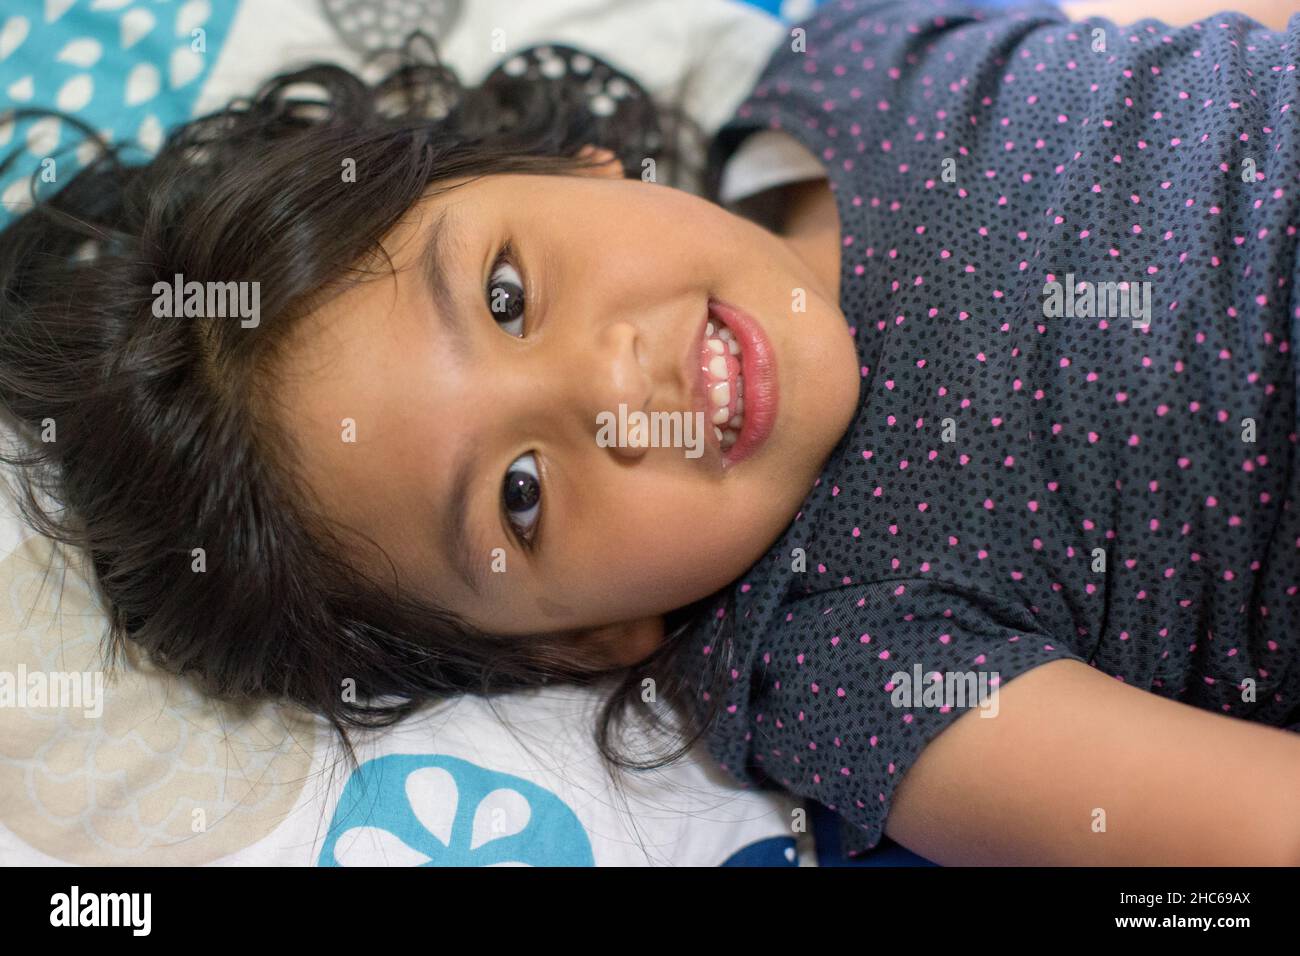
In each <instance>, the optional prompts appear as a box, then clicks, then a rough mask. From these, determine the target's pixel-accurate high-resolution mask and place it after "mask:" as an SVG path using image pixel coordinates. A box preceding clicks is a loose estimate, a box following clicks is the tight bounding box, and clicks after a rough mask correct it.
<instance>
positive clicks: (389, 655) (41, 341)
mask: <svg viewBox="0 0 1300 956" xmlns="http://www.w3.org/2000/svg"><path fill="white" fill-rule="evenodd" d="M378 56H379V57H380V58H381V59H379V60H375V61H374V62H375V63H377V64H379V65H380V66H382V67H383V69H384V70H386V72H385V73H384V78H383V79H382V80H380V81H379V82H377V83H375V84H373V85H372V84H368V83H366V82H364V81H363V80H362V79H361V78H360V77H358V76H357V75H355V74H354V73H352V72H350V71H348V70H346V69H343V68H341V67H339V66H335V65H331V64H325V63H316V64H312V65H310V66H306V67H304V68H302V69H296V70H293V71H291V72H286V73H282V74H280V75H278V76H276V77H274V78H272V79H270V80H268V81H267V82H265V83H264V84H262V85H261V87H260V88H259V89H258V90H257V91H256V92H255V93H254V94H253V95H252V96H251V97H248V98H241V99H237V100H235V101H234V102H232V103H231V104H229V105H228V106H227V107H225V108H224V109H221V110H218V111H216V112H213V113H211V114H209V115H206V116H203V117H200V118H197V119H194V120H192V121H190V122H188V123H186V124H184V125H183V126H181V127H179V128H177V129H175V130H174V131H173V132H171V133H170V135H169V136H168V137H167V139H166V141H165V142H164V143H163V145H162V146H161V148H160V149H159V150H158V152H157V154H156V155H155V156H153V158H152V159H151V160H150V161H149V162H147V163H143V164H127V163H124V162H123V161H122V159H121V157H120V156H119V153H120V151H121V150H122V148H123V144H110V143H108V142H105V141H104V140H103V139H102V138H101V137H100V136H99V134H98V133H97V132H96V131H95V130H93V129H92V128H90V127H88V126H87V125H86V124H84V123H82V122H80V121H79V120H78V119H76V118H75V117H71V116H67V115H65V114H62V113H57V112H54V111H46V110H19V111H16V112H15V113H14V114H12V117H11V119H12V121H15V122H16V121H17V120H20V119H23V118H25V117H28V116H34V115H57V116H59V117H60V118H61V119H63V120H64V121H65V122H66V123H69V124H70V125H72V126H74V127H75V128H77V129H78V130H80V131H81V132H83V133H84V134H86V135H87V136H89V137H91V138H92V139H94V140H95V142H96V144H97V146H98V148H99V154H98V155H97V156H96V157H95V158H93V159H92V160H91V161H90V162H89V163H88V164H87V165H86V166H85V167H83V168H82V169H80V170H79V171H78V172H77V174H76V175H75V176H74V177H73V178H72V179H71V180H70V181H69V182H68V183H67V184H66V185H65V186H63V187H62V188H61V189H59V190H58V191H56V192H54V193H53V194H51V195H48V196H43V195H41V194H40V189H41V184H39V183H37V181H36V175H35V173H34V174H33V177H32V183H33V194H34V200H35V204H34V206H33V207H32V208H31V209H30V210H29V211H27V212H26V213H25V214H23V215H22V216H20V217H19V218H17V219H16V220H15V221H13V222H12V223H11V224H9V225H8V226H7V227H6V228H5V229H4V230H3V232H2V233H0V412H3V414H5V415H6V417H7V418H8V419H9V420H10V426H11V428H13V430H14V431H15V432H16V433H17V434H18V435H19V436H20V442H19V444H18V446H16V447H15V448H12V449H10V451H9V453H8V454H7V455H4V456H0V460H3V461H4V462H6V463H7V464H9V465H10V466H11V467H13V468H14V469H15V474H16V476H17V480H18V484H19V487H18V489H17V492H18V498H19V503H20V506H21V508H22V511H23V514H24V517H25V518H26V520H28V521H29V522H30V523H31V524H32V525H33V527H34V528H36V529H37V530H38V531H40V532H42V533H43V534H45V535H47V536H49V537H51V538H53V539H55V540H56V541H59V542H62V543H64V544H67V545H71V546H74V547H77V548H80V549H84V551H85V552H86V553H88V554H89V556H90V558H91V564H92V566H93V569H94V576H95V579H96V583H97V587H98V588H99V590H100V592H101V595H102V597H103V598H104V603H105V606H106V607H107V609H108V613H109V627H108V632H107V635H106V638H105V643H106V650H107V654H106V659H107V661H108V665H109V667H112V666H113V663H114V661H115V659H116V658H117V656H118V655H119V654H120V652H121V651H122V650H123V649H124V647H125V642H127V641H131V642H134V644H135V645H138V646H139V647H140V648H141V649H143V650H144V651H145V652H146V653H147V654H148V656H149V658H150V659H151V660H152V661H153V662H154V663H155V664H156V665H158V666H159V667H161V668H162V669H164V670H166V671H168V672H170V673H174V674H178V675H185V676H187V677H190V678H192V679H194V680H195V681H197V682H198V684H199V686H200V687H201V688H202V690H203V691H204V692H205V693H207V694H209V695H211V696H213V697H216V698H219V699H223V700H229V701H245V702H252V701H259V700H270V699H274V700H280V701H288V702H292V703H295V704H297V705H300V706H302V707H304V708H306V709H308V710H310V711H313V712H315V713H318V714H320V715H322V716H324V717H325V718H327V719H328V721H329V723H330V724H331V725H332V726H333V728H334V729H335V730H336V731H337V732H338V735H339V736H340V738H341V740H342V742H343V744H344V747H345V750H346V753H347V754H348V756H349V757H350V758H351V760H352V762H353V764H354V765H355V763H356V756H355V752H354V750H353V746H352V742H351V740H350V739H349V734H348V728H349V727H353V728H361V727H371V728H372V727H383V726H389V725H391V724H393V723H395V722H397V721H399V720H401V719H402V718H403V717H405V716H406V715H408V714H409V713H411V712H412V711H413V710H415V709H417V708H418V707H420V706H421V705H422V704H425V703H427V702H431V701H436V700H439V699H442V698H446V697H448V696H451V695H455V694H460V693H464V692H470V693H476V694H481V695H484V696H487V697H489V698H490V697H491V696H492V695H494V694H497V693H501V692H504V691H511V690H519V689H523V688H529V687H536V686H538V685H540V684H545V683H550V682H552V681H568V682H574V683H580V684H594V683H596V682H603V681H609V682H611V683H612V684H613V690H612V692H611V693H610V695H609V697H608V698H607V699H606V700H605V701H604V703H603V706H602V710H601V713H600V716H599V719H598V721H597V726H596V729H595V735H596V742H597V747H598V750H599V752H600V753H601V755H602V757H603V758H604V759H605V761H606V764H607V769H610V771H611V773H613V769H612V768H614V767H622V768H637V769H648V768H653V767H658V766H663V765H664V764H666V763H670V762H673V761H675V760H676V759H677V758H678V757H680V756H681V755H682V754H683V753H685V752H687V750H689V749H690V748H691V747H692V746H693V745H694V743H695V741H696V740H697V739H698V738H699V736H700V734H702V733H703V732H704V731H705V730H706V729H707V726H708V724H709V723H710V722H711V720H712V719H713V709H712V708H707V710H708V712H707V713H705V712H703V711H699V710H698V709H697V708H698V706H699V704H698V702H699V701H700V699H701V698H702V697H704V696H705V695H703V694H702V693H701V691H702V690H706V689H708V687H709V686H711V680H710V679H708V678H705V679H704V680H701V676H702V675H701V674H700V673H699V669H698V668H695V669H694V673H692V671H691V669H689V668H685V667H682V666H680V665H681V664H682V661H681V660H680V656H681V654H682V648H683V646H684V638H685V635H686V634H687V633H689V632H690V629H691V628H693V627H695V626H697V625H699V624H701V622H702V618H704V617H706V615H704V614H703V613H702V612H703V611H704V610H706V607H711V606H712V604H713V603H714V601H713V600H712V599H705V600H703V601H700V602H696V604H694V605H692V606H690V607H687V608H681V609H677V610H676V611H674V612H673V613H671V614H670V615H669V616H668V619H667V624H668V631H669V633H668V636H667V639H666V640H665V641H664V642H663V644H662V645H661V646H660V647H659V648H658V649H657V650H656V651H655V652H654V653H653V654H652V655H651V656H650V657H648V658H647V659H646V660H644V661H642V662H640V663H639V664H637V665H636V666H635V667H633V668H630V669H627V668H622V669H611V668H609V665H608V664H604V665H597V664H595V663H594V662H593V661H592V660H589V659H585V658H583V657H582V656H581V654H580V653H579V651H578V650H577V649H576V648H575V647H574V646H571V643H572V642H567V643H566V642H564V641H562V640H557V639H553V638H550V637H546V636H538V637H535V638H521V637H517V636H516V637H502V636H499V635H493V634H486V633H481V632H479V631H477V630H475V629H474V628H472V627H470V626H469V625H468V624H467V623H466V622H465V621H463V620H460V619H459V618H458V617H457V616H456V615H454V614H452V613H450V612H449V611H448V610H447V609H445V608H442V607H439V606H437V605H436V604H434V603H430V602H429V601H426V600H422V599H420V598H418V597H417V596H415V595H412V594H410V593H402V592H400V591H397V590H396V588H395V586H394V585H393V583H392V582H390V581H386V580H383V579H382V578H384V577H386V576H381V575H376V574H374V573H369V572H366V571H363V570H362V569H361V568H360V567H358V566H357V564H358V562H355V561H353V560H350V559H349V557H348V556H349V555H350V554H353V553H354V552H355V548H356V546H357V544H358V541H359V539H358V538H357V537H356V536H355V534H354V532H352V531H350V530H349V529H347V528H343V527H340V526H338V525H337V524H336V523H333V522H331V521H329V520H327V519H326V518H325V517H323V515H322V511H321V509H320V507H319V506H318V503H317V502H316V501H314V500H313V499H312V497H311V496H310V495H309V494H308V493H307V492H306V490H305V488H304V487H303V483H302V482H299V481H296V480H295V479H294V476H295V474H297V473H298V472H297V470H296V469H297V460H296V457H295V453H294V444H293V442H292V441H291V440H289V436H287V435H285V434H284V433H283V432H282V430H280V429H277V427H276V425H275V416H274V415H273V414H271V412H272V411H273V409H274V408H275V393H276V389H275V387H274V386H275V382H274V374H273V369H274V368H275V365H276V361H275V360H276V357H277V353H278V352H279V351H280V350H281V349H282V348H283V344H284V342H285V341H286V338H287V334H288V333H289V331H290V330H291V329H292V328H293V326H294V323H295V321H296V320H297V319H299V318H300V317H301V316H303V315H304V314H306V312H308V311H309V307H310V305H311V304H312V303H313V302H316V301H318V297H319V296H320V295H322V294H323V293H332V292H334V291H341V290H342V289H344V288H347V287H349V286H351V285H353V284H356V283H357V282H361V281H365V280H366V279H367V278H368V277H372V276H374V275H375V274H377V270H376V269H375V268H374V267H375V266H377V265H378V264H379V262H378V260H379V259H380V253H381V252H382V249H381V247H380V240H381V239H382V237H383V236H384V235H385V234H386V233H387V232H388V231H389V229H390V228H391V227H393V226H394V225H395V224H396V223H398V221H399V220H400V219H401V218H402V216H403V214H404V213H406V212H407V210H408V209H409V208H410V207H411V206H412V205H413V204H414V203H415V202H417V201H418V200H419V199H421V198H422V197H424V196H426V195H428V194H429V192H430V188H431V187H435V189H436V185H437V183H438V182H439V181H442V180H449V179H452V178H460V177H466V176H483V175H490V174H495V173H531V174H547V175H565V174H571V173H573V172H574V171H575V170H576V169H578V168H579V167H582V166H584V165H589V164H591V161H584V160H583V159H582V158H580V157H579V156H578V153H579V151H580V149H581V147H583V146H584V145H587V144H592V145H596V146H604V147H607V148H609V149H611V150H612V151H613V152H614V153H615V155H616V156H617V157H618V158H619V161H620V162H621V163H622V164H623V167H624V172H625V174H627V175H632V176H637V177H641V178H645V172H644V171H645V170H646V169H647V168H648V164H647V163H645V162H644V161H645V160H646V159H654V160H655V161H656V168H660V169H667V170H668V171H670V172H671V174H672V175H671V177H670V178H671V179H673V180H674V184H675V182H676V181H682V180H685V179H686V178H688V177H689V176H691V175H698V172H699V169H698V164H697V165H696V166H694V167H692V166H691V163H690V156H689V154H688V152H687V149H688V146H687V145H685V144H688V143H689V145H692V146H694V147H695V156H696V157H699V156H704V155H706V154H707V147H706V145H705V144H704V137H703V136H701V134H700V132H699V128H698V127H697V126H695V125H694V124H693V123H691V122H690V121H689V120H688V119H687V118H686V116H685V114H684V112H683V111H682V110H681V108H680V106H672V105H670V106H659V105H657V104H656V103H655V102H654V100H653V99H652V98H651V96H650V95H649V94H648V93H646V91H645V90H644V89H642V88H641V87H640V86H639V85H638V84H636V82H635V81H634V80H632V78H631V77H628V76H626V75H625V74H622V73H620V72H619V71H617V70H615V69H614V68H612V67H610V66H609V65H608V64H605V63H603V62H602V61H600V60H599V59H598V58H595V57H589V56H588V55H587V54H584V53H582V52H581V51H577V50H574V49H572V48H567V47H560V46H558V45H557V46H552V47H546V48H532V49H530V50H529V51H526V53H525V54H522V55H517V56H514V57H510V58H508V59H507V60H506V61H503V64H502V65H501V66H500V67H498V69H497V70H496V71H494V72H493V73H492V74H490V75H489V76H488V77H487V79H486V80H485V81H484V82H483V83H481V84H480V85H478V86H477V87H473V88H467V87H465V86H463V85H462V84H461V83H460V81H459V80H458V79H457V77H456V75H455V73H454V71H453V70H451V69H450V68H448V67H447V66H445V65H444V64H442V63H441V62H440V60H439V57H438V53H437V47H436V44H435V43H434V41H433V40H432V39H431V38H429V37H428V36H426V35H424V34H419V33H417V34H413V35H412V36H411V37H410V38H408V40H407V42H406V43H405V44H403V46H402V48H401V49H400V50H388V51H383V52H382V53H380V54H378ZM383 57H395V58H396V63H395V64H394V65H393V66H392V67H391V69H389V68H388V67H387V66H385V65H384V64H383V62H382V58H383ZM555 57H561V58H562V59H563V60H564V62H565V64H566V65H567V66H568V67H569V68H568V69H567V70H566V71H565V73H564V74H563V75H562V76H560V77H558V78H551V76H550V75H547V74H546V71H543V72H542V73H539V72H538V68H537V67H538V63H539V61H543V60H546V59H548V58H551V59H553V58H555ZM521 64H522V65H521ZM588 64H589V65H588ZM543 65H544V64H543ZM550 73H551V74H553V73H554V71H553V70H552V71H550ZM593 76H594V77H596V78H597V79H600V78H603V79H604V80H609V79H610V78H614V77H617V78H619V79H621V81H622V85H620V86H616V92H617V93H619V94H621V95H620V96H618V97H617V110H615V111H613V112H610V111H609V109H608V108H607V107H608V102H607V103H606V109H604V110H600V109H597V108H594V107H593V99H592V89H591V83H592V79H593ZM606 88H607V89H608V88H609V87H608V83H606ZM307 93H310V95H307ZM690 137H694V139H690ZM17 156H18V153H17V152H16V153H14V154H12V155H10V156H9V157H8V158H6V159H5V161H4V162H3V163H2V164H0V172H3V171H5V170H7V169H8V168H9V167H10V166H11V165H12V164H13V162H14V161H15V159H16V158H17ZM346 161H350V162H351V164H352V169H353V170H354V175H353V176H351V177H348V176H347V175H345V174H344V172H345V167H346ZM709 181H710V182H715V181H716V177H711V178H710V180H709ZM663 188H671V187H669V186H665V187H663ZM706 188H710V187H706ZM391 265H392V264H391V262H389V263H388V266H389V268H391ZM176 274H181V275H183V276H184V279H185V281H186V282H190V281H198V282H200V283H209V282H221V283H226V282H239V281H245V280H248V279H250V278H251V277H256V279H257V281H258V282H259V283H260V322H259V323H258V324H257V325H256V326H255V327H248V328H246V327H244V324H243V323H238V322H235V321H232V320H230V319H228V318H214V317H211V316H209V317H177V318H165V317H163V318H160V317H158V316H156V315H154V314H153V312H152V304H153V302H154V299H155V296H154V293H153V287H154V285H155V283H158V282H165V283H170V282H171V281H172V279H173V276H175V275H176ZM370 543H371V544H373V542H370ZM197 549H202V552H200V551H198V550H197ZM395 577H396V576H395V575H394V579H395ZM716 597H717V596H714V598H715V599H716ZM707 617H708V618H709V619H710V620H712V619H713V615H711V614H710V615H707ZM703 623H705V624H707V622H703ZM647 678H648V679H650V680H652V681H653V682H654V693H653V694H646V693H645V688H646V687H647V686H648V685H647V684H646V683H645V681H646V680H647ZM349 682H350V683H349ZM349 688H354V690H355V693H349V692H347V691H348V689H349ZM707 696H708V697H711V698H712V699H713V700H714V702H715V704H716V700H717V697H718V695H716V694H709V695H707ZM665 704H666V705H667V708H666V709H665V707H664V705H665ZM629 709H630V710H631V711H636V712H639V713H640V714H641V715H642V716H644V717H647V718H648V719H649V721H650V724H651V725H652V726H654V727H657V728H661V729H667V730H668V734H667V736H668V738H670V739H673V740H675V741H676V742H677V744H678V746H677V747H676V748H675V749H672V750H671V752H669V753H667V754H665V755H662V756H659V757H658V758H654V757H652V758H651V759H649V760H637V759H634V758H632V757H630V756H628V755H625V754H623V753H622V752H621V751H620V750H619V748H618V747H617V745H616V741H615V736H616V730H617V729H618V728H619V727H620V726H622V725H623V724H624V723H625V721H626V717H627V715H628V713H629ZM670 715H671V716H674V717H676V718H678V723H677V724H676V726H674V727H671V728H670V727H668V723H667V720H666V718H668V717H669V716H670Z"/></svg>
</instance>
